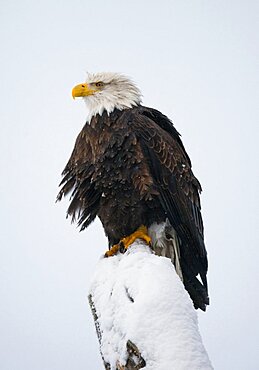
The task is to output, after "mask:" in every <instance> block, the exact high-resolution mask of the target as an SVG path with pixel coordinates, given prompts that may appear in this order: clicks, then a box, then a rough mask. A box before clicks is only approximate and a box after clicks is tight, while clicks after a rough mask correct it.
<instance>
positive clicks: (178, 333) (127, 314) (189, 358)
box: [88, 240, 213, 370]
mask: <svg viewBox="0 0 259 370" xmlns="http://www.w3.org/2000/svg"><path fill="white" fill-rule="evenodd" d="M88 298H89V304H90V307H91V311H92V314H93V318H94V323H95V327H96V332H97V336H98V340H99V344H100V352H101V355H102V359H103V362H104V368H105V369H106V370H138V369H142V368H143V369H147V370H173V369H175V370H190V369H191V370H212V369H213V367H212V366H211V363H210V361H209V358H208V355H207V352H206V350H205V348H204V346H203V344H202V340H201V336H200V334H199V330H198V321H197V314H196V311H195V309H194V307H193V304H192V301H191V299H190V297H189V295H188V293H187V292H186V290H185V289H184V286H183V284H182V282H181V280H180V278H179V277H178V275H177V274H176V272H175V269H174V265H173V264H172V263H171V261H170V260H169V259H168V258H166V257H159V256H156V255H154V254H153V253H152V251H151V250H150V249H149V247H147V245H145V244H144V242H142V241H139V240H137V241H136V242H135V243H134V244H133V245H132V246H131V247H130V248H129V249H128V250H127V251H126V253H124V254H121V253H118V254H117V255H116V256H113V257H108V258H102V259H101V260H100V261H99V263H98V264H97V268H96V271H95V275H94V277H93V281H92V283H91V288H90V294H89V296H88Z"/></svg>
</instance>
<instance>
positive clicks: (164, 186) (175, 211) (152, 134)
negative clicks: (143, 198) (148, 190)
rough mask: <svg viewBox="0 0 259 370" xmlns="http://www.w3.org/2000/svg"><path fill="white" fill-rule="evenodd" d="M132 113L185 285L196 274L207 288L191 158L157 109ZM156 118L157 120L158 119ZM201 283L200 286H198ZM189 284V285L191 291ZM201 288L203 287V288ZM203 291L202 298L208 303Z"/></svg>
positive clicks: (171, 125)
mask: <svg viewBox="0 0 259 370" xmlns="http://www.w3.org/2000/svg"><path fill="white" fill-rule="evenodd" d="M146 109H147V110H146V111H144V112H145V114H143V111H140V112H139V114H138V115H135V119H134V120H132V121H133V122H134V129H135V130H136V135H137V136H138V138H139V141H140V143H141V146H142V150H143V152H144V153H145V157H146V158H147V161H148V163H149V168H150V171H151V173H152V175H153V178H154V181H155V183H156V186H157V190H158V192H159V199H160V202H161V206H162V207H163V209H164V210H165V212H166V213H167V216H168V219H169V221H170V223H171V224H172V226H173V227H174V228H175V230H176V232H177V234H178V236H179V237H180V240H181V247H180V248H181V258H182V265H183V266H182V268H183V269H184V270H185V276H187V278H186V285H188V284H192V282H193V281H194V280H195V283H194V284H196V288H197V289H198V290H199V289H201V286H202V285H201V284H200V283H199V282H198V280H197V279H195V277H196V276H197V275H198V274H200V276H201V279H202V282H203V285H204V287H205V290H206V291H207V280H206V273H207V268H208V263H207V253H206V249H205V244H204V231H203V222H202V216H201V207H200V197H199V193H200V192H201V190H202V189H201V185H200V183H199V181H198V180H197V179H196V177H195V176H194V174H193V172H192V168H191V161H190V159H189V157H188V155H187V153H186V151H185V149H184V147H183V144H182V141H181V139H180V136H179V134H178V132H177V131H176V130H175V129H174V127H173V124H172V123H171V121H169V119H167V118H166V117H165V116H163V115H162V114H161V113H160V116H159V112H158V111H155V113H153V112H154V111H153V110H151V109H150V108H146ZM159 118H160V119H159ZM200 285H201V286H200ZM192 289H193V287H189V291H191V290H192ZM203 290H204V288H203ZM206 291H204V292H203V300H204V301H205V302H206V303H208V297H207V293H206Z"/></svg>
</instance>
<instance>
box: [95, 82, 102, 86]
mask: <svg viewBox="0 0 259 370" xmlns="http://www.w3.org/2000/svg"><path fill="white" fill-rule="evenodd" d="M103 85H104V83H103V82H101V81H99V82H96V83H95V86H96V87H102V86H103Z"/></svg>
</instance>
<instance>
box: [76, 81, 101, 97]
mask: <svg viewBox="0 0 259 370" xmlns="http://www.w3.org/2000/svg"><path fill="white" fill-rule="evenodd" d="M95 92H96V90H95V89H91V88H90V87H89V85H87V84H86V83H82V84H79V85H76V86H75V87H73V89H72V96H73V99H75V98H79V97H83V96H89V95H93V94H94V93H95Z"/></svg>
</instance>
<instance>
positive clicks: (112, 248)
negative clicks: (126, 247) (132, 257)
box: [104, 244, 121, 257]
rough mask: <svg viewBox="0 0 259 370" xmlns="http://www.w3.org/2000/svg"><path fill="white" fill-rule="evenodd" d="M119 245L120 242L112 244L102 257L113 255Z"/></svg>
mask: <svg viewBox="0 0 259 370" xmlns="http://www.w3.org/2000/svg"><path fill="white" fill-rule="evenodd" d="M120 247H121V246H120V244H114V245H113V246H112V247H111V249H110V250H108V251H106V252H105V254H104V257H111V256H114V255H115V254H116V253H117V252H118V250H119V249H120Z"/></svg>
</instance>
